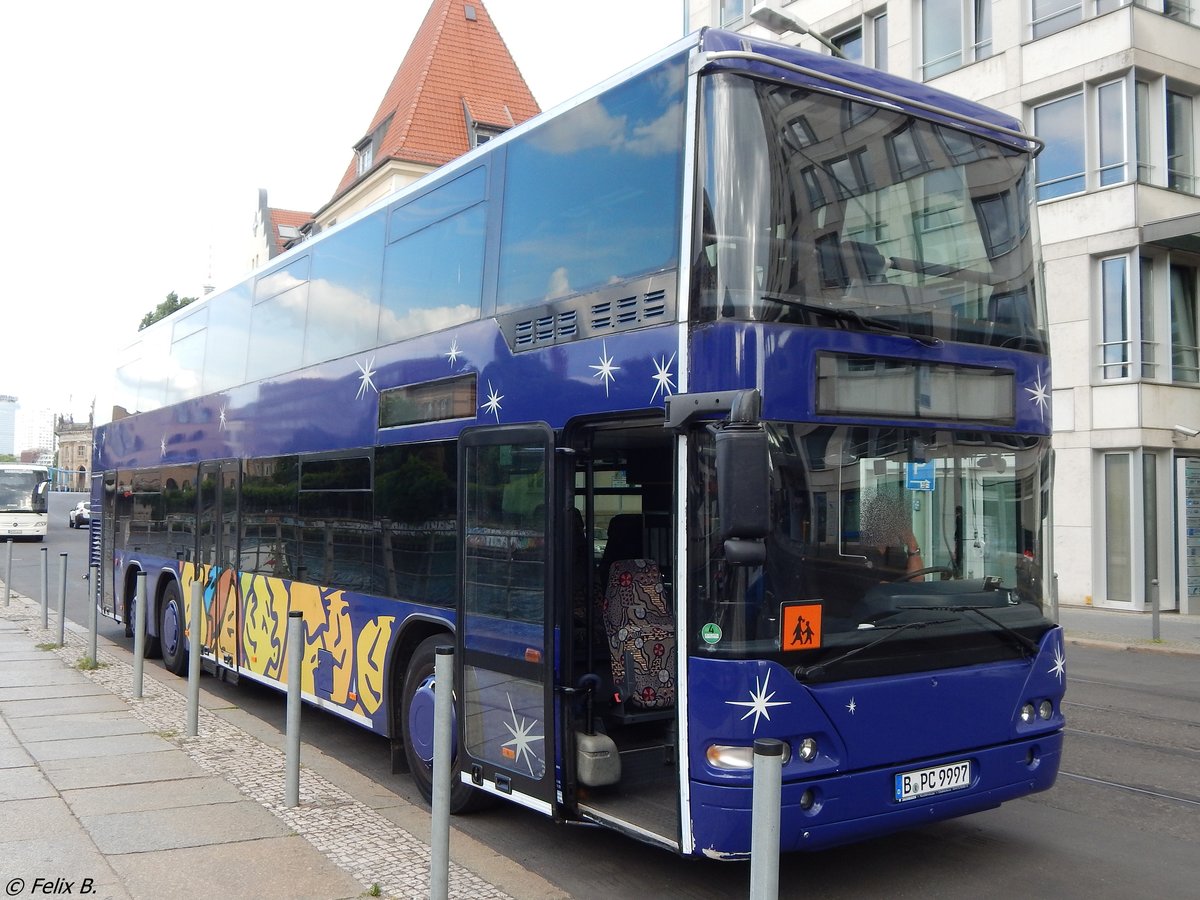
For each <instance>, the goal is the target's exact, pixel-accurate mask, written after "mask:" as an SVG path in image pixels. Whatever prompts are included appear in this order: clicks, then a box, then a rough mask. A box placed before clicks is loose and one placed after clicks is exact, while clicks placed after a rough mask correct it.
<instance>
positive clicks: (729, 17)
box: [721, 0, 746, 26]
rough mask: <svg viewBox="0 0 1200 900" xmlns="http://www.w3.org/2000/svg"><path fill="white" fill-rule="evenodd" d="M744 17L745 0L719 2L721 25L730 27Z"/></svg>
mask: <svg viewBox="0 0 1200 900" xmlns="http://www.w3.org/2000/svg"><path fill="white" fill-rule="evenodd" d="M745 15H746V0H721V25H722V26H725V25H730V24H732V23H733V22H736V21H737V20H738V19H741V18H743V17H744V16H745Z"/></svg>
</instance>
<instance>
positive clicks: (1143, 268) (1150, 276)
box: [1138, 256, 1158, 378]
mask: <svg viewBox="0 0 1200 900" xmlns="http://www.w3.org/2000/svg"><path fill="white" fill-rule="evenodd" d="M1138 282H1139V283H1138V309H1140V310H1141V317H1140V326H1141V350H1142V377H1143V378H1154V377H1155V375H1156V374H1157V372H1156V369H1157V368H1158V366H1157V365H1156V362H1155V356H1156V355H1157V353H1156V349H1157V347H1158V341H1157V340H1155V335H1154V260H1152V259H1150V258H1149V257H1146V256H1143V257H1141V258H1140V259H1139V260H1138Z"/></svg>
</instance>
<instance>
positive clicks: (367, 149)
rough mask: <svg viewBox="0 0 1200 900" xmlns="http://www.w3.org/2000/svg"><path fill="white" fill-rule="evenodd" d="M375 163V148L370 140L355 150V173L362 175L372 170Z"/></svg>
mask: <svg viewBox="0 0 1200 900" xmlns="http://www.w3.org/2000/svg"><path fill="white" fill-rule="evenodd" d="M374 161H375V148H374V146H373V142H372V141H371V139H370V138H367V139H366V140H365V141H363V142H362V143H361V144H359V145H358V146H357V147H355V148H354V171H355V172H356V173H357V174H359V175H362V174H364V173H365V172H366V171H367V170H369V169H370V168H371V164H372V163H373V162H374Z"/></svg>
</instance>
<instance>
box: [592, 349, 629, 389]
mask: <svg viewBox="0 0 1200 900" xmlns="http://www.w3.org/2000/svg"><path fill="white" fill-rule="evenodd" d="M588 368H589V369H595V370H596V373H595V374H594V375H593V376H592V377H593V378H599V379H600V380H601V381H603V382H604V396H605V397H607V396H608V386H609V385H610V384H612V383H613V382H614V381H616V380H617V378H616V376H615V375H614V374H613V373H614V372H618V371H620V369H621V367H620V366H614V365H613V358H612V357H611V356H609V355H608V344H607V343H606V342H603V341H602V342H601V343H600V365H598V366H588Z"/></svg>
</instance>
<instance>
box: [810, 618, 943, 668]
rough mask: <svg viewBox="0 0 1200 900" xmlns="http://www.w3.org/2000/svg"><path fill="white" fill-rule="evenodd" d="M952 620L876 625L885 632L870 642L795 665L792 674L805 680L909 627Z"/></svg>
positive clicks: (878, 629)
mask: <svg viewBox="0 0 1200 900" xmlns="http://www.w3.org/2000/svg"><path fill="white" fill-rule="evenodd" d="M905 608H906V609H908V608H910V607H905ZM915 608H917V609H923V610H924V609H929V608H930V607H926V606H922V607H915ZM953 621H954V619H923V620H922V621H920V622H905V623H904V624H903V625H881V626H876V628H875V629H874V630H876V631H885V630H886V633H885V634H882V635H880V636H879V637H877V638H875V640H873V641H871V643H869V644H863V645H862V646H861V647H855V648H854V649H853V650H847V651H846V652H845V653H843V654H841V655H840V656H835V657H834V658H833V659H828V660H826V661H825V662H820V663H816V664H815V665H811V666H797V667H796V669H795V671H794V672H793V673H792V674H793V675H795V676H796V680H797V681H806V680H808V679H809V678H811V677H813V676H817V675H824V674H825V673H826V672H827V671H828V670H829V669H832V668H833V667H834V666H836V665H839V664H840V663H843V662H845V661H846V660H848V659H849V658H850V657H852V656H857V655H858V654H860V653H862V652H863V651H864V650H870V649H871V648H872V647H875V646H878V645H879V644H882V643H883V642H884V641H886V640H890V639H891V638H894V637H895V636H896V635H898V634H900V633H901V632H903V631H908V630H909V629H917V628H926V627H928V626H930V625H946V624H948V623H950V622H953Z"/></svg>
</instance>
